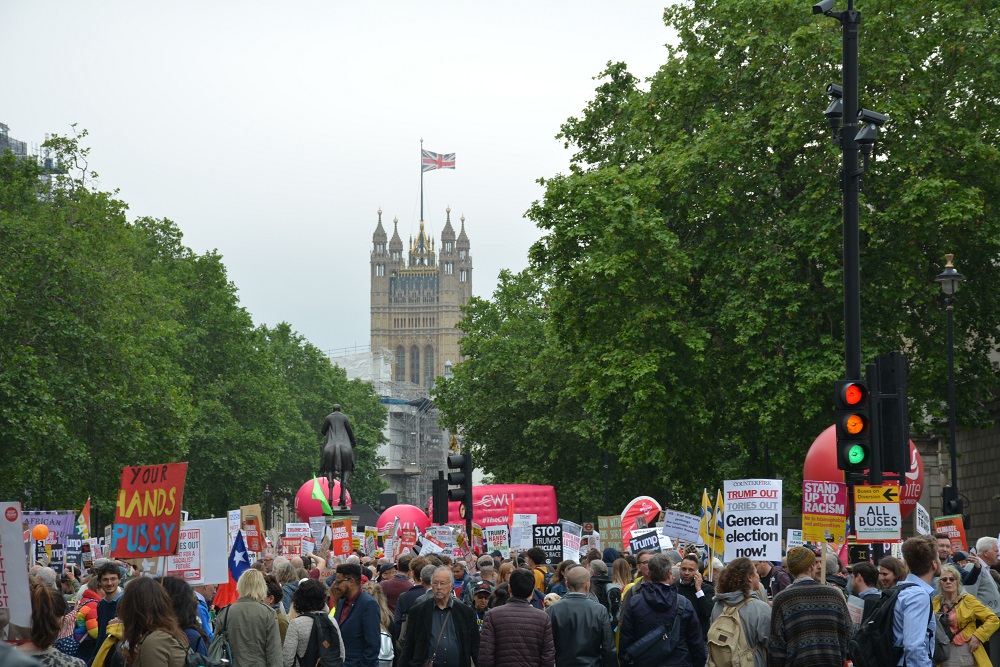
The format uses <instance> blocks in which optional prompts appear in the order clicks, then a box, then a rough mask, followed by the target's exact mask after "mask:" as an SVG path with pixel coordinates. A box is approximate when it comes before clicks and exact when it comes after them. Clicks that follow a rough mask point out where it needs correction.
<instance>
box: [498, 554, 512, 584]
mask: <svg viewBox="0 0 1000 667" xmlns="http://www.w3.org/2000/svg"><path fill="white" fill-rule="evenodd" d="M513 571H514V564H513V563H511V562H510V561H509V560H508V561H504V562H502V563H500V569H498V570H497V586H499V585H500V584H505V583H507V582H508V581H510V573H511V572H513Z"/></svg>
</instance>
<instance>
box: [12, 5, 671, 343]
mask: <svg viewBox="0 0 1000 667" xmlns="http://www.w3.org/2000/svg"><path fill="white" fill-rule="evenodd" d="M663 6H664V0H659V2H653V1H651V0H618V1H610V0H608V1H597V0H593V1H590V0H587V1H582V0H581V1H574V2H560V1H548V0H537V1H535V2H523V1H513V2H502V3H485V2H473V1H471V0H468V1H465V2H443V1H437V0H428V1H426V2H416V1H411V2H395V1H392V2H389V1H387V2H360V1H356V2H350V3H348V2H340V1H334V0H330V1H327V2H295V1H286V2H253V1H246V0H240V1H239V2H236V1H231V2H230V1H227V0H172V1H170V2H166V1H163V2H161V1H156V2H153V1H147V0H143V1H140V2H135V1H134V0H129V1H111V0H95V1H92V2H79V1H78V0H74V1H69V0H51V1H40V0H0V62H3V63H5V64H6V67H5V68H4V76H3V79H4V81H3V84H2V86H0V122H3V123H6V124H7V125H9V126H10V134H11V136H12V137H15V138H17V139H20V140H23V141H27V142H29V143H41V142H42V141H43V139H44V135H45V133H46V132H55V133H59V134H66V133H68V132H69V131H70V124H71V123H78V124H79V127H80V128H86V129H88V130H89V131H90V136H89V137H88V138H87V143H88V144H89V146H91V148H92V152H91V163H90V164H91V167H92V168H93V169H94V170H96V171H97V172H98V173H99V174H100V180H99V187H100V188H101V189H104V190H113V189H115V188H118V189H120V190H121V193H120V197H121V198H122V199H123V200H124V201H126V202H127V203H128V204H129V206H130V211H131V216H132V217H137V216H141V215H150V216H155V217H166V218H170V219H172V220H173V221H175V222H176V223H177V224H178V225H179V226H180V228H181V230H182V231H183V232H184V239H185V243H186V244H187V245H188V246H190V247H191V248H193V249H194V250H195V251H196V252H205V251H207V250H212V249H217V250H218V251H219V252H220V253H221V254H222V255H223V258H224V261H225V264H226V266H227V268H228V270H229V277H230V280H232V281H233V282H234V283H235V284H236V286H237V287H238V289H239V296H240V301H241V303H242V305H243V306H245V307H246V308H247V309H248V310H249V312H250V313H251V314H252V315H253V318H254V321H255V322H257V323H266V324H276V323H278V322H281V321H287V322H290V323H291V325H292V327H293V328H294V329H295V330H297V331H299V332H300V333H301V334H303V335H304V336H305V337H306V338H308V339H309V340H310V341H312V342H313V343H315V344H316V345H318V346H319V347H320V348H321V349H324V350H331V349H337V348H345V347H349V346H354V345H359V346H367V345H368V343H369V299H370V293H369V280H368V275H369V265H368V259H369V251H370V249H371V242H372V232H373V231H374V229H375V224H376V210H377V209H378V208H379V207H381V208H382V209H383V211H384V213H383V220H384V222H385V223H386V231H387V232H388V233H389V234H390V235H391V234H392V223H391V221H392V219H393V217H394V216H398V218H399V230H400V235H401V236H402V237H403V242H404V244H405V243H407V239H408V237H409V236H410V235H411V234H415V233H416V231H417V228H418V225H419V217H420V211H419V207H420V204H419V200H420V190H419V184H420V170H419V148H420V144H419V140H420V138H421V137H423V138H424V140H425V144H424V147H425V148H427V149H428V150H431V151H435V152H439V153H451V152H454V153H456V154H457V168H456V169H455V170H454V171H450V170H442V171H432V172H429V173H428V174H426V176H425V193H424V196H425V213H424V217H425V219H426V221H427V226H428V229H429V230H430V231H431V232H432V233H433V235H434V236H435V238H437V237H438V236H439V235H440V230H441V228H442V227H443V225H444V215H445V213H444V209H445V207H446V206H449V205H450V206H451V208H452V218H453V224H454V225H455V226H456V231H457V228H458V217H459V216H461V215H465V217H466V231H467V233H468V235H469V238H470V240H471V245H472V256H473V262H474V265H473V266H474V274H473V291H474V293H475V294H477V295H479V296H484V297H489V296H490V295H491V294H492V293H493V290H494V288H495V287H496V277H497V274H498V273H499V271H500V270H501V269H503V268H509V269H512V270H520V269H522V268H524V266H525V265H526V263H527V259H526V254H527V250H528V248H529V246H530V245H531V244H532V243H533V242H534V241H535V240H536V239H537V238H538V237H539V232H538V230H537V229H536V228H535V227H534V225H533V224H531V223H530V222H529V221H528V220H527V219H526V218H525V217H524V213H525V211H526V210H527V209H528V207H529V206H530V204H531V202H532V201H534V200H536V199H538V198H539V197H540V196H541V189H540V188H539V186H538V185H537V184H536V183H535V180H536V179H537V178H538V177H540V176H551V175H553V174H555V173H558V172H564V171H566V168H567V165H568V160H569V155H570V153H569V151H567V150H565V149H564V148H563V147H562V144H561V143H560V142H558V141H556V140H555V138H554V136H555V134H556V133H557V132H558V131H559V125H560V124H561V123H562V122H563V121H564V120H565V119H566V118H567V117H569V116H572V115H577V114H579V112H580V111H581V110H582V109H583V107H584V106H585V105H586V103H587V101H588V100H590V99H591V98H592V97H593V91H594V88H595V86H596V82H595V81H593V77H594V76H595V75H597V74H598V73H599V72H600V71H601V70H602V69H603V68H604V65H605V63H606V62H607V61H609V60H615V61H618V60H622V61H625V62H626V63H628V64H629V67H630V70H631V71H632V73H633V74H635V75H637V76H639V77H640V78H642V79H645V78H647V77H649V76H650V75H652V74H653V73H654V72H655V71H656V69H657V68H658V67H659V66H660V65H662V64H663V63H664V62H665V60H666V49H665V47H664V44H665V43H667V42H671V41H673V40H674V36H673V34H672V33H670V32H669V31H668V30H667V29H666V28H665V27H664V25H663V22H662V13H663Z"/></svg>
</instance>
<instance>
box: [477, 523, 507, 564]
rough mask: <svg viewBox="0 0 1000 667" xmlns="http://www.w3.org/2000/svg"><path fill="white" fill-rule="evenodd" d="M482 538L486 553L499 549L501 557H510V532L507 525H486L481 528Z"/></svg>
mask: <svg viewBox="0 0 1000 667" xmlns="http://www.w3.org/2000/svg"><path fill="white" fill-rule="evenodd" d="M483 540H484V543H485V549H486V551H487V552H488V553H492V552H493V551H499V552H500V556H501V557H502V558H510V541H509V540H510V534H509V531H508V529H507V526H504V525H499V526H487V527H486V528H483Z"/></svg>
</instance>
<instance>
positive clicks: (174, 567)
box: [167, 526, 201, 582]
mask: <svg viewBox="0 0 1000 667" xmlns="http://www.w3.org/2000/svg"><path fill="white" fill-rule="evenodd" d="M167 576H168V577H178V578H179V579H183V580H184V581H188V582H190V581H200V580H201V529H200V528H186V527H183V526H182V527H181V530H180V533H179V534H178V540H177V553H176V554H174V555H173V556H167Z"/></svg>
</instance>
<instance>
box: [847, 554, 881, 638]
mask: <svg viewBox="0 0 1000 667" xmlns="http://www.w3.org/2000/svg"><path fill="white" fill-rule="evenodd" d="M877 584H878V570H877V569H875V566H874V565H872V564H871V563H869V562H868V561H864V562H861V563H855V564H854V565H852V566H851V579H850V590H849V592H850V593H852V594H853V595H856V596H858V597H859V598H861V601H862V602H864V603H865V606H864V610H863V611H862V613H861V623H862V624H864V622H865V621H867V620H868V617H869V616H870V615H871V613H872V611H874V609H875V605H877V604H878V603H879V600H881V599H882V594H881V593H880V592H879V590H878V589H877V588H876V587H875V586H876V585H877Z"/></svg>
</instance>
